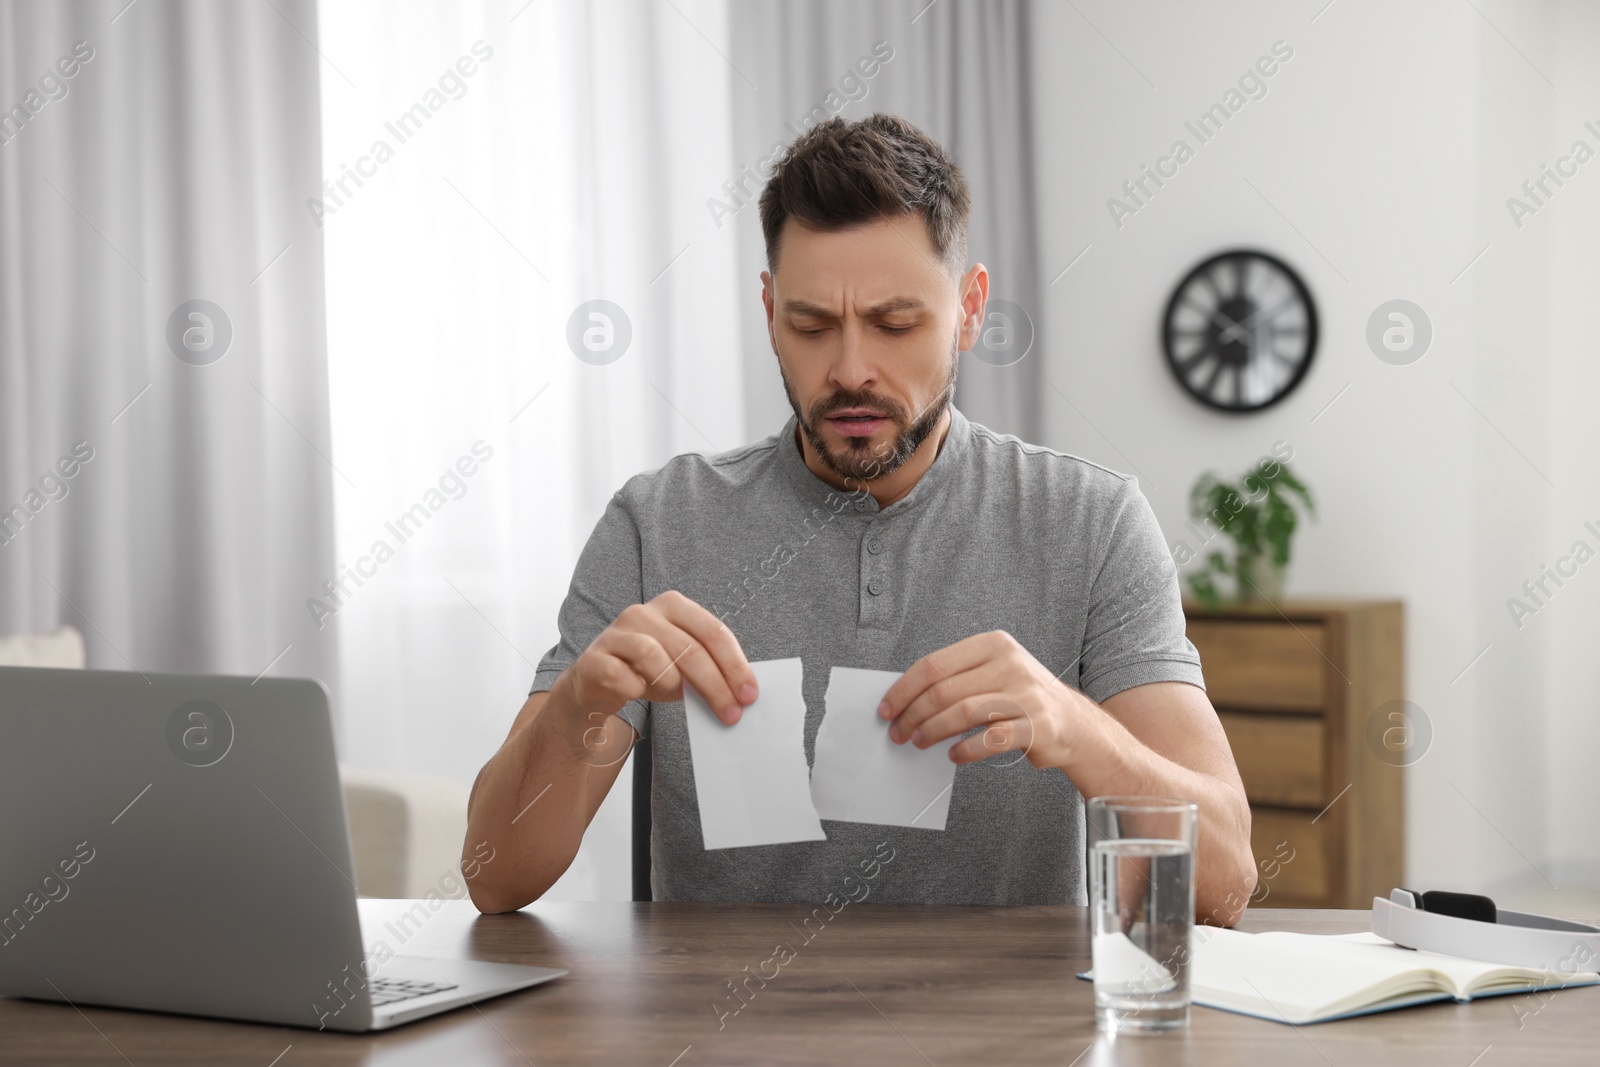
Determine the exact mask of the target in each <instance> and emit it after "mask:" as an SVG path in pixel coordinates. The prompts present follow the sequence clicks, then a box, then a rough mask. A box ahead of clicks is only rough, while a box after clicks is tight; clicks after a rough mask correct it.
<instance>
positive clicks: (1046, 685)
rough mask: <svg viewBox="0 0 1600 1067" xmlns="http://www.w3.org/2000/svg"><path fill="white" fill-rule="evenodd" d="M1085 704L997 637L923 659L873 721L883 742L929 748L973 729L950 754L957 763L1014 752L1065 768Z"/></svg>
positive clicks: (996, 633) (1010, 641) (978, 638)
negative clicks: (885, 735) (885, 727)
mask: <svg viewBox="0 0 1600 1067" xmlns="http://www.w3.org/2000/svg"><path fill="white" fill-rule="evenodd" d="M1086 703H1087V701H1085V700H1084V699H1083V698H1082V697H1080V696H1079V695H1078V694H1076V693H1074V692H1073V691H1072V690H1071V689H1070V688H1069V687H1067V686H1066V685H1064V684H1063V683H1061V682H1059V681H1057V680H1056V679H1055V677H1054V676H1053V675H1052V674H1051V673H1050V671H1049V670H1048V669H1047V668H1046V667H1045V666H1044V664H1042V663H1040V662H1039V661H1038V660H1037V659H1034V658H1033V653H1031V652H1029V651H1028V650H1027V649H1025V648H1023V647H1022V645H1020V644H1018V643H1017V639H1016V638H1014V637H1012V636H1011V635H1010V634H1008V633H1006V632H1005V631H1004V630H991V631H989V632H988V633H982V634H974V635H973V636H971V637H968V638H966V639H965V640H961V641H957V642H956V643H955V644H953V645H950V646H948V647H946V648H941V649H939V650H938V651H937V652H930V653H929V654H928V655H926V656H924V657H922V658H921V659H920V660H918V661H917V662H916V663H914V664H913V665H912V666H911V669H910V670H908V671H906V672H905V673H904V674H902V675H901V676H900V677H899V678H898V679H897V680H896V681H895V683H894V685H892V686H890V687H889V692H888V693H887V694H885V696H884V698H883V703H882V704H880V705H879V706H878V714H879V715H880V716H881V717H883V718H884V719H887V720H889V723H890V726H889V737H890V738H891V739H892V740H893V741H894V742H895V743H896V744H904V743H905V742H907V741H909V742H910V743H911V744H913V745H916V746H917V747H918V748H928V747H929V746H931V745H936V744H939V743H940V742H942V741H945V740H947V739H949V738H951V737H955V736H957V735H960V734H963V733H966V732H967V731H968V730H971V729H973V728H974V727H980V726H981V727H984V729H983V730H982V731H980V732H979V733H975V734H973V735H972V736H971V737H968V738H966V739H965V740H962V741H960V742H958V743H956V744H955V745H953V746H951V748H950V758H951V759H952V760H953V761H955V762H956V763H975V762H977V761H978V760H982V759H988V758H989V757H990V756H994V755H998V754H999V753H1001V752H1009V751H1013V750H1017V749H1020V750H1021V751H1022V753H1023V755H1025V756H1026V757H1027V758H1028V762H1030V763H1032V764H1033V765H1034V766H1035V767H1064V766H1066V765H1067V761H1068V758H1069V751H1068V750H1069V747H1070V743H1071V738H1072V737H1074V736H1075V735H1076V734H1077V732H1078V731H1077V730H1075V729H1074V728H1073V727H1074V724H1075V723H1076V722H1077V721H1078V720H1079V717H1080V716H1081V715H1082V714H1083V712H1084V705H1085V704H1086Z"/></svg>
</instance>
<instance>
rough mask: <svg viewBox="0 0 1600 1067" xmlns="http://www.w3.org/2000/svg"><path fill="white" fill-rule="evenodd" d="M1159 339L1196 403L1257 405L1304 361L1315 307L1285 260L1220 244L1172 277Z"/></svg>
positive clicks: (1233, 407)
mask: <svg viewBox="0 0 1600 1067" xmlns="http://www.w3.org/2000/svg"><path fill="white" fill-rule="evenodd" d="M1162 347H1163V348H1164V349H1165V351H1166V355H1167V365H1168V366H1169V367H1171V368H1172V373H1173V375H1174V376H1175V377H1176V378H1177V379H1178V384H1179V385H1181V386H1183V388H1184V390H1185V391H1187V392H1188V393H1189V395H1190V396H1192V397H1194V398H1195V399H1196V400H1198V401H1200V402H1201V403H1202V404H1205V405H1207V406H1209V407H1213V408H1218V409H1220V410H1223V411H1236V412H1241V411H1259V410H1261V409H1262V408H1265V407H1270V406H1271V405H1273V404H1276V403H1277V402H1278V401H1280V400H1282V399H1283V398H1284V397H1286V396H1288V395H1289V393H1290V392H1291V391H1292V390H1293V389H1294V387H1295V386H1297V385H1299V384H1300V379H1302V378H1304V377H1305V374H1306V371H1307V370H1309V369H1310V367H1311V357H1312V356H1314V355H1315V354H1316V351H1317V309H1316V307H1315V306H1314V305H1313V304H1312V303H1311V293H1310V292H1309V291H1308V290H1307V289H1306V287H1305V283H1303V282H1302V281H1301V280H1300V276H1299V275H1297V274H1295V272H1294V271H1293V270H1291V269H1290V268H1289V265H1288V264H1286V263H1284V262H1283V261H1281V260H1279V259H1276V258H1274V257H1272V256H1269V255H1267V254H1265V253H1264V252H1251V251H1247V250H1244V249H1236V250H1234V251H1231V252H1223V253H1222V254H1220V255H1216V256H1212V257H1211V258H1210V259H1208V260H1206V261H1205V262H1204V263H1202V264H1200V265H1199V266H1198V267H1196V268H1195V269H1194V270H1192V271H1190V272H1189V275H1188V277H1186V278H1184V279H1183V281H1182V282H1180V283H1178V288H1177V289H1175V290H1174V291H1173V293H1172V299H1171V300H1170V301H1168V302H1167V313H1166V319H1165V322H1164V323H1163V326H1162Z"/></svg>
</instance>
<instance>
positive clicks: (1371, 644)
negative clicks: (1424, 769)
mask: <svg viewBox="0 0 1600 1067" xmlns="http://www.w3.org/2000/svg"><path fill="white" fill-rule="evenodd" d="M1280 609H1281V610H1280ZM1184 610H1185V614H1186V615H1187V616H1188V620H1189V640H1190V641H1192V642H1193V643H1194V646H1195V648H1197V649H1198V650H1199V652H1200V664H1201V668H1202V670H1204V672H1205V679H1206V689H1207V692H1208V694H1209V695H1210V697H1211V703H1212V705H1213V706H1215V707H1216V709H1217V713H1218V715H1219V716H1220V717H1221V719H1222V725H1223V728H1224V729H1225V730H1226V731H1227V733H1228V740H1229V742H1230V743H1231V744H1232V746H1233V755H1234V759H1236V760H1237V761H1238V764H1239V774H1240V776H1241V777H1242V778H1243V779H1244V786H1245V792H1246V794H1247V795H1248V796H1249V798H1250V812H1251V816H1252V827H1251V832H1250V838H1251V847H1252V850H1253V851H1254V853H1255V857H1256V866H1257V877H1258V878H1259V879H1261V882H1262V885H1261V886H1258V888H1257V890H1256V893H1255V896H1254V898H1253V903H1252V907H1268V908H1271V907H1282V908H1370V907H1371V906H1372V898H1373V897H1374V896H1387V895H1388V893H1389V890H1391V889H1393V888H1394V887H1395V886H1397V885H1400V884H1401V882H1402V876H1403V865H1404V859H1405V790H1404V768H1403V767H1401V766H1398V765H1396V764H1398V763H1399V762H1400V761H1399V760H1398V759H1396V758H1395V757H1394V756H1393V755H1392V754H1388V755H1387V758H1384V757H1383V756H1381V755H1380V753H1382V752H1383V748H1382V738H1383V729H1384V727H1385V726H1386V725H1387V722H1385V721H1384V720H1387V718H1388V716H1387V713H1384V714H1380V715H1379V717H1378V718H1379V720H1380V721H1379V722H1378V723H1377V724H1374V723H1371V722H1369V720H1370V719H1372V717H1373V713H1374V711H1376V710H1377V709H1379V708H1380V707H1381V706H1382V705H1384V704H1386V703H1387V702H1389V701H1393V700H1399V699H1401V698H1403V697H1404V695H1405V684H1404V664H1405V656H1404V647H1403V641H1404V632H1405V631H1404V626H1403V620H1402V610H1401V605H1400V603H1399V602H1398V601H1298V602H1297V601H1285V602H1282V603H1280V604H1279V605H1278V607H1277V608H1273V607H1272V606H1270V605H1266V604H1262V605H1260V606H1255V605H1250V606H1246V607H1240V608H1233V609H1227V610H1224V611H1221V612H1216V613H1213V612H1208V611H1207V610H1206V609H1205V608H1203V607H1201V606H1200V605H1198V604H1194V603H1186V604H1185V605H1184ZM1369 737H1375V738H1376V739H1377V740H1376V741H1369ZM1291 856H1292V858H1288V857H1291Z"/></svg>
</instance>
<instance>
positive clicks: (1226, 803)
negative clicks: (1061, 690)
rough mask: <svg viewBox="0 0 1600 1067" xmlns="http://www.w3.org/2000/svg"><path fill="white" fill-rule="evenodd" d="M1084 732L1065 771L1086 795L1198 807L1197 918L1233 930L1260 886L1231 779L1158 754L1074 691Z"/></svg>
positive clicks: (1246, 816)
mask: <svg viewBox="0 0 1600 1067" xmlns="http://www.w3.org/2000/svg"><path fill="white" fill-rule="evenodd" d="M1069 692H1071V698H1072V699H1075V700H1078V701H1082V703H1083V705H1085V707H1082V708H1081V710H1082V711H1083V712H1084V714H1081V715H1079V716H1076V719H1077V721H1078V722H1080V723H1081V724H1082V727H1083V728H1082V729H1081V731H1079V732H1078V733H1076V734H1075V735H1074V736H1073V737H1072V738H1071V739H1069V742H1068V744H1067V747H1066V749H1065V751H1064V753H1063V754H1062V758H1061V760H1060V769H1061V770H1062V771H1064V772H1065V773H1066V774H1067V776H1068V777H1070V778H1071V779H1072V781H1073V783H1074V784H1075V785H1076V786H1077V787H1078V791H1079V792H1080V793H1082V794H1083V796H1084V797H1086V798H1093V797H1097V796H1128V795H1132V796H1168V797H1178V798H1181V799H1184V800H1190V801H1193V802H1194V803H1195V804H1196V806H1197V807H1198V808H1199V816H1200V818H1199V822H1200V825H1199V852H1198V855H1197V857H1196V860H1197V862H1196V864H1195V869H1194V878H1195V915H1196V917H1197V918H1198V919H1199V920H1200V921H1202V922H1210V923H1214V924H1217V925H1222V926H1231V925H1232V924H1233V923H1234V922H1236V921H1237V920H1238V918H1239V916H1240V915H1241V914H1243V912H1244V909H1245V905H1246V904H1247V903H1248V901H1249V899H1250V894H1251V893H1252V892H1253V891H1254V889H1255V883H1256V868H1255V860H1254V858H1253V857H1252V855H1251V852H1250V808H1249V804H1248V803H1247V802H1246V801H1245V798H1244V795H1243V793H1242V792H1241V791H1240V790H1239V789H1238V788H1237V787H1236V786H1235V785H1234V784H1233V783H1231V782H1227V781H1224V780H1222V779H1220V778H1216V777H1213V776H1211V775H1209V774H1203V773H1201V772H1199V771H1196V770H1192V769H1190V768H1188V767H1185V766H1183V765H1182V764H1179V763H1175V762H1173V761H1172V760H1170V759H1168V758H1166V757H1165V756H1162V755H1161V754H1159V753H1157V752H1155V751H1154V750H1152V749H1151V748H1149V747H1148V746H1147V745H1145V744H1144V743H1143V742H1141V741H1140V740H1139V739H1138V738H1137V737H1135V736H1134V735H1133V734H1132V733H1131V732H1129V730H1128V729H1127V727H1125V726H1123V725H1122V724H1121V723H1120V722H1118V721H1117V720H1116V718H1115V717H1114V716H1113V715H1112V714H1111V713H1109V712H1107V711H1106V710H1105V709H1104V708H1102V707H1100V706H1099V705H1098V704H1095V703H1094V702H1093V701H1091V700H1089V698H1088V697H1086V696H1084V695H1083V694H1081V693H1078V692H1076V691H1069Z"/></svg>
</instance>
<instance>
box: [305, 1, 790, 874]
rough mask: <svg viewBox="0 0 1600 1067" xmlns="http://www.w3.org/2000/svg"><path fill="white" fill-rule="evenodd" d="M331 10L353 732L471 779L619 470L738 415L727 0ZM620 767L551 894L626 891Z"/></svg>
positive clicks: (347, 667)
mask: <svg viewBox="0 0 1600 1067" xmlns="http://www.w3.org/2000/svg"><path fill="white" fill-rule="evenodd" d="M320 21H321V34H320V46H321V49H322V51H323V53H324V54H325V55H326V57H327V63H326V65H325V66H324V77H323V100H322V107H323V161H324V164H323V169H324V174H325V176H326V178H327V179H328V184H327V185H326V186H325V187H324V190H323V193H322V195H321V196H320V198H319V199H320V200H321V203H320V204H317V205H312V207H311V208H309V209H308V210H315V211H317V212H320V213H322V224H323V231H322V232H323V234H324V236H325V240H326V243H327V270H328V336H329V363H330V378H331V396H332V409H333V426H334V449H333V458H334V461H335V463H337V465H338V467H339V469H340V470H341V471H343V472H344V473H345V474H346V475H348V480H346V479H344V478H340V479H338V480H337V481H336V483H335V486H334V489H335V493H336V495H337V502H338V560H339V566H340V574H341V575H343V574H345V573H346V571H345V568H349V569H350V571H351V573H352V574H353V575H354V576H353V577H351V578H350V579H349V580H348V581H346V583H345V586H344V589H342V590H338V589H337V588H336V592H338V593H340V596H339V599H338V601H337V602H336V601H335V600H333V599H332V598H329V599H327V601H326V603H325V607H326V609H327V610H328V611H329V612H331V613H332V614H329V615H327V616H325V617H324V618H323V621H324V623H325V625H326V627H327V628H328V629H329V630H330V631H331V630H334V629H337V631H338V633H339V635H340V638H341V650H342V656H343V671H344V682H345V694H346V700H345V703H344V714H343V718H342V722H341V724H340V731H341V732H340V741H341V751H342V753H343V755H344V758H346V759H347V760H352V761H354V762H357V763H363V764H368V765H375V766H390V767H397V768H406V769H417V770H429V771H434V772H438V773H443V774H447V775H450V776H452V777H455V778H458V779H459V780H462V781H469V780H470V779H471V777H472V775H473V774H474V773H476V771H477V769H478V768H479V767H480V766H481V765H482V763H483V761H484V760H485V759H487V758H488V756H489V755H490V754H491V753H492V752H493V751H494V749H495V748H496V747H497V746H498V745H499V743H500V742H501V740H502V739H503V738H504V736H505V733H506V730H507V728H508V726H509V724H510V722H511V719H512V717H513V715H514V714H515V713H516V711H517V709H518V708H519V707H520V706H521V704H522V702H523V700H524V699H525V697H526V693H527V690H528V686H529V684H530V683H531V681H532V676H533V665H534V664H535V663H537V662H538V660H539V657H540V656H541V655H542V654H543V653H544V651H545V650H546V649H547V648H549V647H550V646H551V645H552V644H553V643H554V642H555V640H556V636H557V631H556V623H555V620H556V611H557V608H558V606H559V605H560V602H561V599H562V597H563V596H564V595H565V593H566V589H567V583H568V581H569V580H570V578H571V574H572V568H573V565H574V563H575V562H576V559H577V555H578V552H579V550H580V549H581V548H582V546H583V543H584V541H585V540H586V539H587V537H588V535H589V532H590V530H591V529H592V528H593V526H594V523H595V521H596V520H597V519H598V518H599V516H600V513H601V511H602V510H603V509H604V507H605V504H606V502H607V501H608V500H609V499H610V497H611V495H612V494H613V493H614V492H615V491H616V490H617V489H619V488H621V486H622V484H623V482H625V481H626V480H627V479H628V478H629V477H631V476H632V475H634V474H636V473H639V472H640V471H644V470H648V469H651V468H654V467H657V466H659V465H661V464H662V463H663V462H665V461H666V460H667V459H668V458H670V457H671V456H673V455H675V454H678V453H681V452H689V451H714V450H724V449H729V448H733V447H735V446H737V445H739V444H741V443H743V442H744V441H745V440H746V436H747V435H746V428H745V424H744V419H743V415H742V411H741V401H742V395H743V388H742V366H743V359H744V356H745V355H746V354H745V353H743V352H741V351H740V348H739V344H740V341H739V331H738V327H737V318H738V314H739V305H740V303H741V302H749V301H755V300H757V299H758V290H759V281H758V279H757V278H756V277H755V276H754V275H751V276H749V277H741V276H739V275H738V274H737V273H736V250H735V247H734V244H733V240H732V231H731V230H728V229H726V228H718V227H717V226H716V225H715V224H714V222H713V220H712V219H710V218H709V217H708V215H707V213H706V210H705V206H704V204H705V200H706V198H707V197H709V196H711V195H713V194H715V193H716V192H717V191H718V190H719V189H720V187H721V186H722V184H723V182H725V181H727V180H728V179H729V178H731V177H732V176H733V174H734V170H733V165H732V162H731V160H732V153H731V132H730V127H729V115H730V102H729V98H728V97H729V91H730V89H729V83H730V78H732V77H733V75H732V74H731V73H730V68H729V66H728V62H729V60H728V58H727V57H726V53H727V51H728V46H727V43H726V42H727V13H726V11H725V9H724V5H723V4H722V3H721V2H702V3H694V2H688V0H674V2H673V3H671V4H663V3H658V2H644V0H641V2H615V3H606V2H600V3H594V4H581V5H573V4H556V3H547V2H543V0H536V2H534V3H530V4H526V5H524V4H521V3H517V2H512V3H504V2H499V0H495V2H488V0H484V2H466V3H455V4H450V5H443V4H438V5H428V6H426V7H423V6H420V5H418V6H406V7H404V8H399V9H397V8H396V7H394V5H391V4H387V3H377V2H351V3H343V2H337V0H330V2H326V3H324V4H323V5H322V8H321V11H320ZM330 68H336V69H330ZM406 116H409V121H408V122H403V121H402V118H403V117H406ZM380 142H381V143H382V146H381V147H380ZM351 175H354V177H351ZM341 179H343V180H342V181H341ZM358 180H359V184H358ZM594 300H604V301H609V302H610V303H611V304H612V305H615V307H616V308H620V309H621V311H622V315H618V314H617V313H616V312H615V311H614V310H606V309H602V310H601V311H599V312H597V313H598V314H601V315H603V316H604V317H603V318H590V317H589V315H588V310H587V309H585V310H584V312H583V313H582V314H580V315H579V316H578V321H577V324H576V330H575V332H576V334H577V337H578V340H579V343H578V345H577V346H576V350H575V349H574V347H573V346H572V345H570V344H569V326H571V325H572V323H573V317H574V313H575V312H576V311H578V310H579V306H580V305H583V304H586V303H587V302H589V301H594ZM623 316H625V322H624V318H623ZM624 332H631V339H630V340H629V341H628V344H627V347H626V349H625V350H624V349H622V348H621V347H620V342H621V339H622V336H623V334H624ZM608 334H609V340H610V341H611V342H612V346H613V347H612V348H610V350H609V351H605V350H596V351H591V349H590V348H589V347H585V344H584V343H583V342H584V340H585V335H587V340H588V342H589V344H590V345H593V346H596V348H602V347H603V343H604V342H605V341H606V340H607V339H608V337H607V335H608ZM618 352H620V356H619V355H618ZM577 353H581V354H582V356H583V357H584V358H579V354H577ZM612 357H615V358H612ZM770 429H771V428H768V427H761V428H759V433H767V432H770ZM457 464H460V466H459V467H458V466H457ZM466 471H470V472H471V473H470V474H467V473H462V472H466ZM419 508H420V510H418V509H419ZM403 515H409V516H410V518H411V521H410V523H409V524H406V525H402V523H401V522H400V521H399V520H400V517H401V516H403ZM391 525H392V526H393V529H391ZM401 535H404V540H402V537H401ZM380 543H381V544H382V545H383V546H386V548H387V551H386V550H385V548H380V547H379V546H380ZM357 572H359V573H357ZM357 579H359V581H360V583H361V584H360V585H357ZM317 610H318V613H319V614H321V613H322V609H321V608H319V609H317ZM629 785H630V778H629V775H628V773H627V772H626V771H624V773H623V774H622V776H621V777H620V779H619V781H618V786H617V788H616V789H615V790H614V791H613V794H612V796H611V798H610V799H609V800H608V801H607V803H606V806H605V807H604V808H603V809H602V811H601V814H600V816H599V817H598V818H597V820H596V823H595V825H594V826H593V827H591V829H590V832H589V835H588V838H587V840H586V843H585V846H584V849H583V851H582V852H581V853H580V855H579V857H578V860H577V861H576V862H575V863H574V865H573V868H572V869H571V871H570V872H569V873H568V875H567V876H566V878H564V879H563V880H562V881H561V882H560V883H558V885H557V886H556V887H555V888H554V889H552V891H551V896H552V897H553V898H561V897H581V898H590V899H600V898H606V897H611V898H626V897H627V896H628V894H629V881H628V825H629V824H628V816H629V812H628V801H629V799H630V796H631V791H630V789H629Z"/></svg>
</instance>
